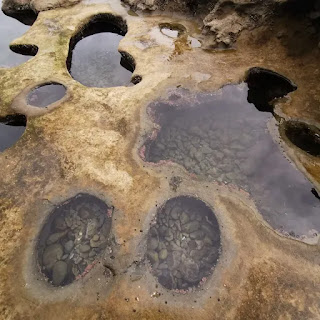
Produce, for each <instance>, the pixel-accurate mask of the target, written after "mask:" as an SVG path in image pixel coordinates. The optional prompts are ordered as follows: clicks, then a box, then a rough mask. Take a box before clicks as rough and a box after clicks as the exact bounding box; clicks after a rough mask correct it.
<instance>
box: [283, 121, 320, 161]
mask: <svg viewBox="0 0 320 320" xmlns="http://www.w3.org/2000/svg"><path fill="white" fill-rule="evenodd" d="M284 126H285V134H286V136H287V138H288V139H289V140H290V141H291V142H292V143H293V144H294V145H295V146H297V147H298V148H300V149H302V150H304V151H305V152H307V153H309V154H311V155H313V156H315V157H319V156H320V130H319V129H318V128H317V127H315V126H311V125H307V124H306V123H303V122H300V121H288V122H287V123H286V124H285V125H284Z"/></svg>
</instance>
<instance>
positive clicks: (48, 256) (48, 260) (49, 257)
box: [42, 243, 63, 270]
mask: <svg viewBox="0 0 320 320" xmlns="http://www.w3.org/2000/svg"><path fill="white" fill-rule="evenodd" d="M62 256H63V248H62V245H61V244H58V243H56V244H52V245H51V246H49V247H46V249H45V250H44V252H43V256H42V262H43V265H44V266H45V267H46V269H48V270H51V269H52V267H53V265H54V264H55V263H56V262H57V261H58V260H60V259H61V258H62Z"/></svg>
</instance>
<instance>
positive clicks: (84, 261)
mask: <svg viewBox="0 0 320 320" xmlns="http://www.w3.org/2000/svg"><path fill="white" fill-rule="evenodd" d="M111 213H112V209H111V208H110V207H108V206H107V205H106V204H105V203H104V202H103V201H102V200H100V199H98V198H96V197H95V196H92V195H89V194H78V195H77V196H75V197H73V198H71V199H69V200H67V201H66V202H64V203H62V204H60V205H59V206H57V207H56V208H55V209H54V210H53V212H52V213H51V214H50V216H49V218H48V221H47V222H46V224H45V225H44V226H43V228H42V231H41V233H40V237H39V243H38V247H37V249H38V263H39V266H40V268H41V271H42V272H43V273H44V274H45V276H46V277H47V278H48V280H49V281H50V282H51V283H52V284H53V285H54V286H63V285H67V284H70V283H71V282H73V281H74V280H76V279H77V278H80V277H81V276H83V275H84V274H85V273H86V272H87V271H88V268H90V266H91V265H92V264H93V263H94V261H95V260H96V259H97V257H99V256H100V255H101V254H102V253H103V251H104V250H105V248H106V246H107V244H108V237H109V233H110V230H111Z"/></svg>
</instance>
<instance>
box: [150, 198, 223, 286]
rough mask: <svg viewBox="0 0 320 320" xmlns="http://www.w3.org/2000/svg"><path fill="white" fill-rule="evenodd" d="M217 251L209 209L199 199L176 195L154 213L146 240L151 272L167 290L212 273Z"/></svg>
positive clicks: (194, 282) (214, 224) (191, 283)
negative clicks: (155, 214) (154, 216)
mask: <svg viewBox="0 0 320 320" xmlns="http://www.w3.org/2000/svg"><path fill="white" fill-rule="evenodd" d="M220 250H221V243H220V230H219V225H218V221H217V219H216V217H215V215H214V213H213V211H212V210H211V209H210V208H209V207H208V206H207V205H206V204H205V203H204V202H202V201H201V200H199V199H196V198H192V197H187V196H179V197H177V198H172V199H170V200H168V201H167V202H166V203H165V204H164V205H163V206H162V207H161V208H160V209H159V210H158V212H157V216H156V218H155V220H154V221H153V222H152V224H151V228H150V231H149V233H148V240H147V258H148V260H149V261H150V263H151V266H152V273H153V275H154V276H156V277H157V279H158V281H159V283H160V284H161V285H162V286H164V287H165V288H167V289H170V290H171V289H175V290H180V291H181V292H184V291H186V290H188V289H190V288H194V287H197V286H198V285H199V284H200V283H201V282H202V281H205V279H206V278H207V277H208V276H209V275H210V274H211V273H212V269H213V268H214V266H215V264H216V263H217V261H218V258H219V254H220Z"/></svg>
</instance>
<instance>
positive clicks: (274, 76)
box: [245, 67, 297, 112]
mask: <svg viewBox="0 0 320 320" xmlns="http://www.w3.org/2000/svg"><path fill="white" fill-rule="evenodd" d="M245 82H246V83H247V84H248V87H249V91H248V102H249V103H253V104H254V105H255V107H256V108H257V109H258V110H259V111H266V112H272V111H273V107H272V105H270V104H269V102H271V101H272V100H273V99H276V98H281V97H284V96H285V95H287V94H288V93H290V92H292V91H295V90H296V89H297V86H296V85H295V84H294V83H293V82H292V81H290V80H289V79H288V78H286V77H284V76H282V75H281V74H279V73H276V72H274V71H271V70H267V69H263V68H257V67H255V68H251V69H250V70H249V71H248V74H247V77H246V80H245Z"/></svg>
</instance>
